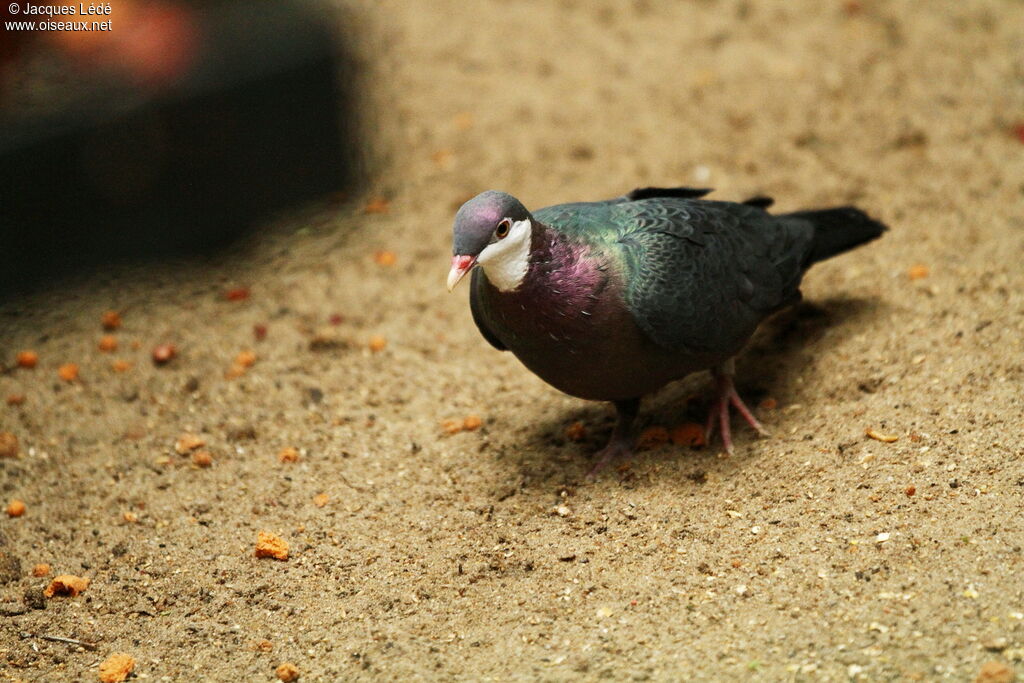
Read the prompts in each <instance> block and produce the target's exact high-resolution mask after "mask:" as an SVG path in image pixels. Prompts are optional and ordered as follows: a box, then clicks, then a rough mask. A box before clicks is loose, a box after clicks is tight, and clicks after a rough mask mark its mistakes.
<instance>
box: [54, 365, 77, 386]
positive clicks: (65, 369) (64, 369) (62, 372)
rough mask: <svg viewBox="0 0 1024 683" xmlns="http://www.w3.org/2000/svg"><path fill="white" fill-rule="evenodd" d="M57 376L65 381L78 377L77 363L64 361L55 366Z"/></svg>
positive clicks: (72, 380)
mask: <svg viewBox="0 0 1024 683" xmlns="http://www.w3.org/2000/svg"><path fill="white" fill-rule="evenodd" d="M57 376H58V377H60V378H61V379H62V380H64V381H65V382H74V381H75V380H76V379H78V365H76V364H75V363H65V364H64V365H62V366H60V367H59V368H57Z"/></svg>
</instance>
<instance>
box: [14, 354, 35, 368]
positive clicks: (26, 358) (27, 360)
mask: <svg viewBox="0 0 1024 683" xmlns="http://www.w3.org/2000/svg"><path fill="white" fill-rule="evenodd" d="M38 363H39V354H38V353H36V352H35V351H19V352H18V367H20V368H34V367H35V366H36V364H38Z"/></svg>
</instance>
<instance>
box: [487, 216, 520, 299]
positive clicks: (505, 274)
mask: <svg viewBox="0 0 1024 683" xmlns="http://www.w3.org/2000/svg"><path fill="white" fill-rule="evenodd" d="M530 237H531V230H530V219H526V220H524V221H517V222H515V223H513V224H512V227H511V228H509V231H508V236H507V237H505V239H503V240H498V241H497V242H495V243H494V244H490V245H488V246H487V248H486V249H484V250H483V251H481V252H480V256H479V257H477V263H479V264H480V265H481V266H482V267H483V269H484V272H485V273H486V274H487V279H488V280H490V281H491V283H492V284H493V285H494V286H495V287H497V288H498V289H500V290H501V291H503V292H511V291H512V290H513V289H515V288H516V287H518V286H519V285H520V283H522V281H523V278H524V277H526V271H527V270H528V269H529V267H530Z"/></svg>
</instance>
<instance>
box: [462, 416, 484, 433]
mask: <svg viewBox="0 0 1024 683" xmlns="http://www.w3.org/2000/svg"><path fill="white" fill-rule="evenodd" d="M483 423H484V421H483V420H481V419H480V418H479V417H477V416H476V415H469V416H467V417H466V418H465V419H464V420H463V421H462V428H463V429H464V430H466V431H467V432H472V431H475V430H477V429H480V425H482V424H483Z"/></svg>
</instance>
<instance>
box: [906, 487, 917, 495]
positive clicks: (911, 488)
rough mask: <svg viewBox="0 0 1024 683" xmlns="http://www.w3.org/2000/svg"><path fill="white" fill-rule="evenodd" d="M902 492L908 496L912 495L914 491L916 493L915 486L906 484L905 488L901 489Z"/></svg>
mask: <svg viewBox="0 0 1024 683" xmlns="http://www.w3.org/2000/svg"><path fill="white" fill-rule="evenodd" d="M903 493H905V494H907V497H910V496H912V495H914V494H915V493H917V487H916V486H908V487H907V488H905V489H903Z"/></svg>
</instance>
